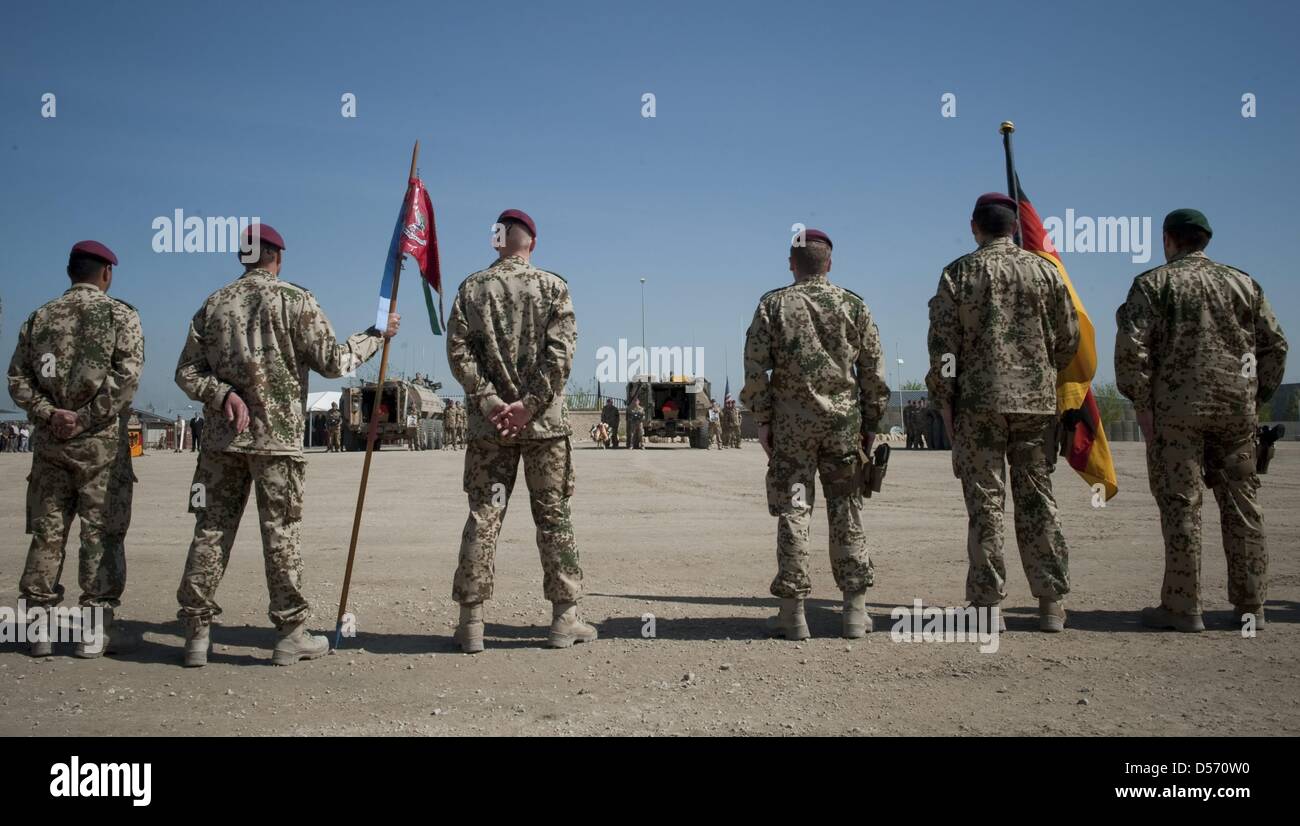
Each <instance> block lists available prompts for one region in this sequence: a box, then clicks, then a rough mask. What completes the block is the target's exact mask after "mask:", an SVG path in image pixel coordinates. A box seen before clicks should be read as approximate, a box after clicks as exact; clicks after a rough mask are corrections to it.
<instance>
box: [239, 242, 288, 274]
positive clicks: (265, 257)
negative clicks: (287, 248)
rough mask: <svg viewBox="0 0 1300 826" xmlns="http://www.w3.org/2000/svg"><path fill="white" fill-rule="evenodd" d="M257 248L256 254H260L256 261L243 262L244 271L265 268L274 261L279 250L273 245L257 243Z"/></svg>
mask: <svg viewBox="0 0 1300 826" xmlns="http://www.w3.org/2000/svg"><path fill="white" fill-rule="evenodd" d="M257 248H258V252H259V253H260V254H259V255H258V258H257V260H256V261H245V262H244V269H246V270H252V269H256V268H258V267H265V266H266V265H267V264H270V263H271V262H272V261H274V260H275V254H276V253H278V252H279V251H280V248H279V247H277V246H275V245H274V244H265V243H259V244H258V245H257Z"/></svg>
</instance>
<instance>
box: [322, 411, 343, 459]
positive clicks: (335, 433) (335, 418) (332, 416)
mask: <svg viewBox="0 0 1300 826" xmlns="http://www.w3.org/2000/svg"><path fill="white" fill-rule="evenodd" d="M325 424H326V427H328V429H329V439H330V441H329V447H328V448H326V450H327V451H332V452H334V453H338V452H340V451H341V450H343V412H342V411H341V410H330V412H329V413H326V414H325Z"/></svg>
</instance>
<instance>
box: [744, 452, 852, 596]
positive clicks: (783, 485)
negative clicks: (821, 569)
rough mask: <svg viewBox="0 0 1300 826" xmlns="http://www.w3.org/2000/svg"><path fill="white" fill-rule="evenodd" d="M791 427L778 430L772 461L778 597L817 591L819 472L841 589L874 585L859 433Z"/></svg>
mask: <svg viewBox="0 0 1300 826" xmlns="http://www.w3.org/2000/svg"><path fill="white" fill-rule="evenodd" d="M790 430H792V429H783V428H781V427H779V426H778V427H776V428H774V429H773V434H774V435H773V442H774V444H775V448H774V449H773V451H772V458H771V459H769V460H768V464H767V507H768V512H769V513H770V514H772V515H773V516H775V517H776V519H777V522H776V567H777V573H776V578H775V579H773V580H772V586H771V592H772V595H773V596H776V597H781V598H785V599H793V598H799V599H802V598H803V597H806V596H808V594H810V593H811V592H812V579H811V578H810V577H809V576H808V534H809V530H810V529H811V527H812V514H813V505H814V504H815V502H816V476H817V475H818V474H820V475H821V481H822V488H823V490H824V491H825V493H826V517H827V520H828V521H829V523H830V558H831V572H832V574H833V575H834V577H835V584H836V585H837V586H838V587H839V589H840V590H841V591H846V592H849V593H858V592H860V591H865V590H866V589H867V588H869V587H871V586H872V585H873V584H875V569H874V568H873V567H872V564H871V557H870V555H869V554H868V553H867V540H866V534H865V533H864V532H863V530H862V493H861V491H860V489H859V488H858V487H857V485H858V481H859V479H858V474H859V472H860V471H861V468H862V464H861V460H860V454H859V452H858V439H859V437H858V435H857V433H856V432H854V433H839V434H827V435H825V436H822V437H809V436H808V435H807V434H806V433H799V432H798V431H794V432H795V433H798V434H799V435H796V436H795V437H793V438H790V437H787V436H786V433H787V432H790Z"/></svg>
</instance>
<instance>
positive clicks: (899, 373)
mask: <svg viewBox="0 0 1300 826" xmlns="http://www.w3.org/2000/svg"><path fill="white" fill-rule="evenodd" d="M894 352H895V353H897V352H898V342H897V341H895V342H894ZM897 358H898V364H896V365H894V383H895V384H897V385H898V426H899V427H903V357H902V356H898V357H897Z"/></svg>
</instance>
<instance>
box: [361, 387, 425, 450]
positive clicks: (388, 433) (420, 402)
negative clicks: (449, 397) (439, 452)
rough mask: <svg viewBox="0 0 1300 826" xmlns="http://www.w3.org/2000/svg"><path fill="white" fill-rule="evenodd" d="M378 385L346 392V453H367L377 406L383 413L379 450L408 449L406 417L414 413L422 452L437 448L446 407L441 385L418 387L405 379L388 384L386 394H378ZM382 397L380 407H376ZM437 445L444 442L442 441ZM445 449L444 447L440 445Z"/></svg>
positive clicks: (379, 432) (377, 447)
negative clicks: (365, 451)
mask: <svg viewBox="0 0 1300 826" xmlns="http://www.w3.org/2000/svg"><path fill="white" fill-rule="evenodd" d="M376 387H377V385H376V384H375V383H374V382H368V383H366V384H362V385H359V386H356V387H345V388H343V396H342V399H341V400H340V401H339V410H340V411H341V412H342V413H343V449H344V450H365V449H366V439H367V438H368V436H369V434H370V417H371V415H372V414H373V413H374V411H375V409H376V406H378V409H379V412H380V419H379V430H378V432H377V433H376V434H375V449H376V450H379V449H381V448H382V447H383V446H384V445H386V444H395V445H399V446H401V447H405V446H406V438H407V436H406V417H407V416H408V415H410V414H412V413H414V414H415V416H416V418H417V419H419V422H420V425H419V436H418V438H417V442H418V444H419V445H420V447H422V448H428V447H433V446H434V445H433V444H432V442H434V441H435V435H437V434H440V433H441V430H442V428H441V423H442V415H443V412H444V410H445V409H446V404H445V403H444V402H443V400H442V399H441V398H440V397H439V396H438V392H437V391H438V390H439V389H441V387H442V385H441V384H440V383H438V382H432V383H422V384H416V383H415V382H411V381H406V380H404V379H389V380H387V381H385V382H384V390H383V393H379V394H377V393H376V392H375V391H376ZM376 396H378V405H376V403H375V402H376ZM436 441H439V442H440V441H441V439H440V438H438V439H436ZM436 446H437V447H441V446H442V445H441V444H437V445H436Z"/></svg>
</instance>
